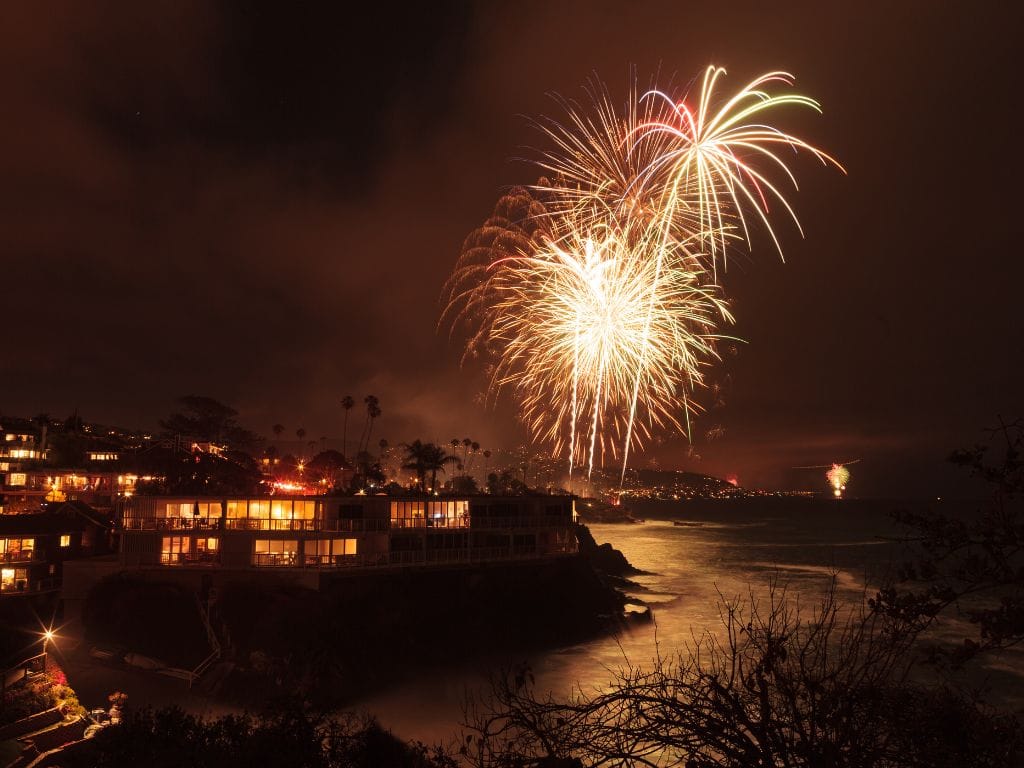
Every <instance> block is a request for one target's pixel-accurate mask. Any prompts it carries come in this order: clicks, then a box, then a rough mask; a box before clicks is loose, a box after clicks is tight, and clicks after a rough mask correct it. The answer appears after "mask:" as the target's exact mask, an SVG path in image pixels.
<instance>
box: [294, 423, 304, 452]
mask: <svg viewBox="0 0 1024 768" xmlns="http://www.w3.org/2000/svg"><path fill="white" fill-rule="evenodd" d="M295 436H296V437H297V438H299V442H302V440H304V439H305V437H306V428H305V427H299V428H298V429H296V430H295ZM299 450H302V449H301V448H300V449H299Z"/></svg>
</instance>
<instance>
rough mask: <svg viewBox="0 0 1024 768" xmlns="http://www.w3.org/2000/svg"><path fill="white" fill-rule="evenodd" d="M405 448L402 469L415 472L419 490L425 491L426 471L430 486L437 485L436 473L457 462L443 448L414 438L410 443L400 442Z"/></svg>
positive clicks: (455, 457) (434, 486) (455, 458)
mask: <svg viewBox="0 0 1024 768" xmlns="http://www.w3.org/2000/svg"><path fill="white" fill-rule="evenodd" d="M402 448H403V449H405V462H403V464H402V469H411V470H413V471H414V472H415V473H416V478H417V481H418V485H419V487H420V490H421V491H426V479H427V473H428V472H429V473H430V488H431V490H433V489H434V488H436V487H437V473H438V472H439V471H440V472H444V471H445V466H446V465H448V464H454V463H456V462H458V460H459V459H458V457H457V456H452V455H451V454H448V453H445V450H444V448H442V447H441V446H439V445H434V444H433V443H424V442H421V441H420V440H414V441H413V442H411V443H402Z"/></svg>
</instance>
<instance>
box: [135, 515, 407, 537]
mask: <svg viewBox="0 0 1024 768" xmlns="http://www.w3.org/2000/svg"><path fill="white" fill-rule="evenodd" d="M121 526H122V528H123V529H124V530H126V531H219V530H225V531H325V532H328V533H369V532H374V531H387V530H388V529H389V528H390V524H389V521H388V520H380V519H370V520H349V519H340V520H301V519H297V520H280V519H277V518H255V517H248V518H247V517H225V518H220V517H209V518H207V517H125V518H124V520H123V521H122V523H121Z"/></svg>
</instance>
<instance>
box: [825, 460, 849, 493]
mask: <svg viewBox="0 0 1024 768" xmlns="http://www.w3.org/2000/svg"><path fill="white" fill-rule="evenodd" d="M825 478H826V479H827V480H828V484H829V485H830V486H832V495H833V496H835V497H836V498H837V499H839V498H842V495H843V492H844V491H845V490H846V484H847V483H848V482H850V470H848V469H847V468H846V467H845V466H843V465H842V464H833V465H832V466H831V467H830V468H829V470H828V472H826V473H825Z"/></svg>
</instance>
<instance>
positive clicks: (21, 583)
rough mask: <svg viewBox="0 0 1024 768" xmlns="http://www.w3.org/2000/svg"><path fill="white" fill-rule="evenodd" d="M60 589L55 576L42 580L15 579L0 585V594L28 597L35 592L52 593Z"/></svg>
mask: <svg viewBox="0 0 1024 768" xmlns="http://www.w3.org/2000/svg"><path fill="white" fill-rule="evenodd" d="M59 588H60V581H59V580H58V579H57V578H56V577H55V576H47V577H45V578H42V579H17V580H15V581H12V582H10V583H7V584H0V594H4V595H30V594H34V593H36V592H52V591H53V590H55V589H59Z"/></svg>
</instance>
